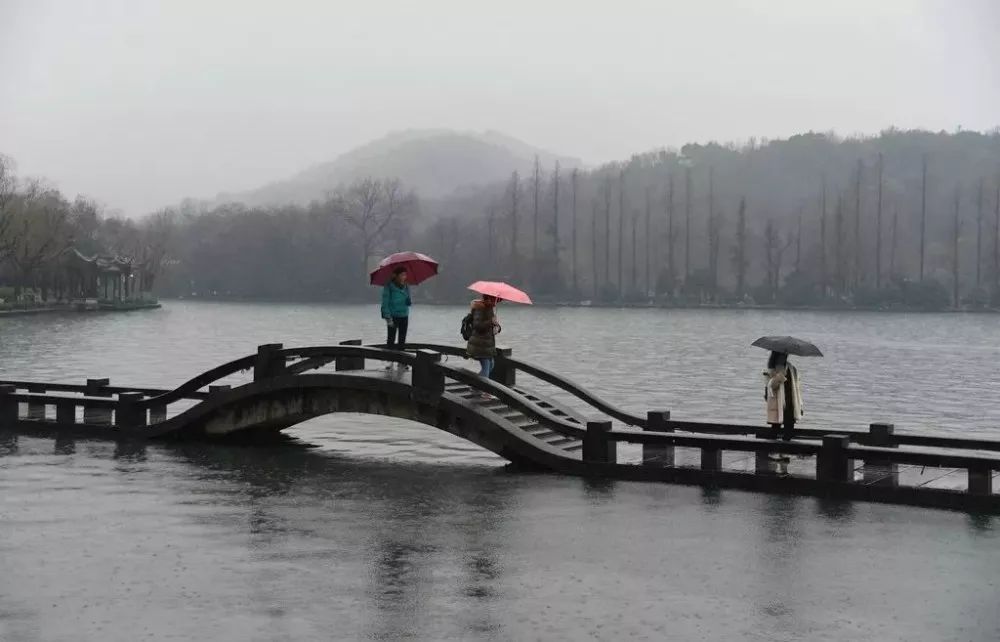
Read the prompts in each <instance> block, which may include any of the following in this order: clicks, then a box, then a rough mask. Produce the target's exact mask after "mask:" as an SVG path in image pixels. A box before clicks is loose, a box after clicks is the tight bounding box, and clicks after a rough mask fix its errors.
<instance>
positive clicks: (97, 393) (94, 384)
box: [82, 377, 111, 426]
mask: <svg viewBox="0 0 1000 642" xmlns="http://www.w3.org/2000/svg"><path fill="white" fill-rule="evenodd" d="M110 384H111V380H110V379H108V378H106V377H105V378H103V379H87V390H86V392H85V393H84V394H86V395H87V396H88V397H110V396H111V393H110V392H108V391H107V387H108V386H109V385H110ZM82 405H83V423H85V424H97V425H100V426H110V425H111V409H110V408H93V407H90V406H87V403H86V402H83V404H82Z"/></svg>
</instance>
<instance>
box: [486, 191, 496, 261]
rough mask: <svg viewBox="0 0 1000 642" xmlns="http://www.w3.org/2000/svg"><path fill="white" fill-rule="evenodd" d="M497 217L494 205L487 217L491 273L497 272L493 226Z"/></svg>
mask: <svg viewBox="0 0 1000 642" xmlns="http://www.w3.org/2000/svg"><path fill="white" fill-rule="evenodd" d="M495 217H496V208H495V207H494V206H493V205H490V209H489V211H488V213H487V216H486V225H487V234H488V243H489V245H488V247H487V254H488V256H489V259H488V260H489V267H490V272H491V273H492V272H494V271H495V267H494V264H493V224H494V219H495Z"/></svg>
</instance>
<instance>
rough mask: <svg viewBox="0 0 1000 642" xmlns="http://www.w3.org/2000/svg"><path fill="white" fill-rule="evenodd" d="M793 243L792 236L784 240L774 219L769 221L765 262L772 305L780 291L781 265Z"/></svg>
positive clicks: (765, 237) (765, 242)
mask: <svg viewBox="0 0 1000 642" xmlns="http://www.w3.org/2000/svg"><path fill="white" fill-rule="evenodd" d="M792 241H793V239H792V237H791V235H789V237H788V238H787V239H784V240H782V238H781V230H780V228H779V227H778V224H777V223H776V222H775V221H774V219H773V218H769V219H767V224H766V225H765V227H764V260H765V262H766V267H767V289H768V293H769V294H770V298H771V302H772V303H774V302H775V301H776V300H777V297H778V289H779V288H780V286H781V265H782V262H783V260H784V255H785V251H786V250H787V249H788V248H789V247H790V246H791V244H792Z"/></svg>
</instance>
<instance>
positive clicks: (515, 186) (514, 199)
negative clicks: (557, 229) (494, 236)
mask: <svg viewBox="0 0 1000 642" xmlns="http://www.w3.org/2000/svg"><path fill="white" fill-rule="evenodd" d="M520 193H521V178H520V176H519V175H518V173H517V172H514V173H513V174H511V176H510V265H508V266H507V271H508V272H510V274H511V276H513V277H515V278H516V277H517V275H518V260H517V235H518V232H519V229H518V228H519V225H518V223H519V219H520V213H519V212H518V211H517V209H518V207H517V206H518V199H519V196H520Z"/></svg>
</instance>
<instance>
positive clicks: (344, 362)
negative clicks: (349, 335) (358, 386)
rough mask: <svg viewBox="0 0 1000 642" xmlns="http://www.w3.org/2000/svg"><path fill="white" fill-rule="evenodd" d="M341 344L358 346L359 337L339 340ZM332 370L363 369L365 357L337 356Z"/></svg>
mask: <svg viewBox="0 0 1000 642" xmlns="http://www.w3.org/2000/svg"><path fill="white" fill-rule="evenodd" d="M340 345H342V346H360V345H361V339H349V340H347V341H341V342H340ZM333 367H334V370H336V371H338V372H343V371H344V370H364V369H365V358H364V357H337V358H336V359H334V366H333Z"/></svg>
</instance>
